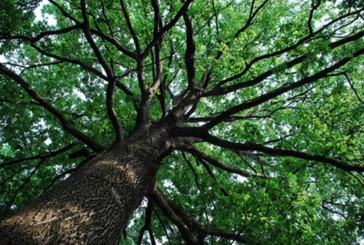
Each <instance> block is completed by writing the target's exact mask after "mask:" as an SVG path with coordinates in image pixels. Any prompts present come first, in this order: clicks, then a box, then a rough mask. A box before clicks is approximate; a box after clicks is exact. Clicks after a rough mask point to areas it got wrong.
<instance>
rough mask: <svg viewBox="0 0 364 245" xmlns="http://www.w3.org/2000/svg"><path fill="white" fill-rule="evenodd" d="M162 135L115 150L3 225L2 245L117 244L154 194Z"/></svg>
mask: <svg viewBox="0 0 364 245" xmlns="http://www.w3.org/2000/svg"><path fill="white" fill-rule="evenodd" d="M162 135H163V132H161V131H160V130H159V132H157V133H154V135H152V134H150V131H148V133H147V134H146V133H140V134H137V135H134V137H132V138H130V139H129V140H127V141H126V143H127V144H126V145H123V144H121V143H120V144H114V145H113V146H111V147H109V148H108V149H107V150H105V151H104V152H102V153H101V154H100V155H99V156H97V157H96V158H94V159H93V160H91V161H90V162H89V163H88V164H85V165H84V166H82V167H81V168H80V169H79V170H78V171H77V172H76V173H74V174H73V175H72V176H70V177H69V178H68V179H66V180H65V181H64V182H62V183H61V184H60V185H58V186H57V187H56V188H54V189H52V190H51V191H49V192H47V193H45V194H44V195H43V196H41V197H40V198H39V199H37V201H35V202H34V203H32V204H31V205H30V206H28V207H26V208H25V209H23V210H22V211H21V212H20V213H18V214H17V215H15V216H12V217H10V218H9V219H7V220H5V221H3V222H2V223H1V225H0V244H16V245H20V244H117V243H118V241H119V239H120V234H121V231H122V230H123V229H124V228H125V226H126V225H127V223H128V220H129V217H130V215H131V214H132V213H133V211H134V210H135V209H136V208H137V207H138V206H139V204H140V202H141V201H142V199H143V197H144V196H145V195H146V194H147V193H148V192H149V191H151V190H152V188H153V186H154V181H155V176H156V172H157V169H158V165H159V163H158V157H159V155H160V154H161V151H160V150H159V149H161V148H162V146H163V144H164V141H165V140H164V139H163V137H162Z"/></svg>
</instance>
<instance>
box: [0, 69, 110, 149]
mask: <svg viewBox="0 0 364 245" xmlns="http://www.w3.org/2000/svg"><path fill="white" fill-rule="evenodd" d="M0 73H1V74H3V75H5V76H7V77H9V78H11V79H12V80H14V81H15V82H16V83H17V84H19V85H20V86H21V87H22V88H23V89H24V90H25V91H26V92H27V93H28V94H29V96H30V97H31V98H33V99H34V100H35V101H37V102H38V103H39V104H40V105H41V106H42V107H44V108H45V109H46V110H47V111H49V112H50V113H52V114H53V115H54V116H55V117H57V118H58V120H59V121H60V122H61V123H62V126H63V128H64V129H65V130H66V131H68V132H69V133H70V134H72V135H73V136H74V137H76V138H77V139H79V140H80V141H82V142H83V143H85V144H86V145H87V146H88V147H90V148H91V149H92V150H94V151H96V152H101V151H102V150H104V146H102V145H100V144H99V143H97V142H96V141H95V140H93V139H91V138H90V137H88V136H86V135H85V134H83V133H82V132H81V131H79V130H77V129H76V128H75V126H74V125H73V123H72V122H71V121H69V120H68V119H67V118H66V117H65V115H64V114H63V113H62V112H60V111H59V110H57V109H56V108H55V107H53V106H52V105H51V104H50V103H48V102H47V101H46V100H44V99H43V98H42V97H41V96H40V95H39V94H38V93H37V92H36V91H35V90H34V89H33V88H32V87H31V86H30V85H29V84H28V83H27V82H26V81H25V80H24V79H23V78H22V77H20V76H19V75H17V74H16V73H15V72H13V71H12V70H10V69H8V68H6V67H5V66H4V65H3V64H1V63H0Z"/></svg>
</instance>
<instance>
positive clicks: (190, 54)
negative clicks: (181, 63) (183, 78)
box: [183, 13, 196, 89]
mask: <svg viewBox="0 0 364 245" xmlns="http://www.w3.org/2000/svg"><path fill="white" fill-rule="evenodd" d="M183 20H184V22H185V25H186V45H187V47H186V53H185V64H186V71H187V81H188V87H189V88H190V89H192V88H194V86H195V73H196V71H195V52H196V47H195V35H194V33H193V32H194V28H193V24H192V21H191V20H190V18H189V17H188V15H187V13H184V14H183Z"/></svg>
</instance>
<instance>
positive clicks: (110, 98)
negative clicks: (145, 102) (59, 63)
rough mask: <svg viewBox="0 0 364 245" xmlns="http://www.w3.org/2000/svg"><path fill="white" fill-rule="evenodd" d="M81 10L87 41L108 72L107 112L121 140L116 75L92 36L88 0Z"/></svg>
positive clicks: (118, 139)
mask: <svg viewBox="0 0 364 245" xmlns="http://www.w3.org/2000/svg"><path fill="white" fill-rule="evenodd" d="M81 10H82V17H83V21H84V25H83V26H82V30H83V32H84V33H85V37H86V40H87V42H88V43H89V44H90V46H91V48H92V50H93V51H94V54H95V55H96V57H97V60H98V61H99V62H100V64H101V66H102V68H103V69H104V71H105V72H106V74H107V77H108V79H107V80H108V86H107V90H106V108H107V114H108V116H109V119H110V121H111V123H112V125H113V127H114V130H115V141H116V142H120V141H122V140H123V133H122V129H121V125H120V122H119V119H118V116H117V114H116V111H115V109H114V91H115V81H116V78H115V75H114V72H113V71H112V69H111V68H110V66H109V65H108V64H107V61H106V60H105V58H104V56H103V55H102V54H101V51H100V50H99V48H98V47H97V45H96V43H95V41H94V40H93V38H92V36H91V30H90V22H89V19H88V16H87V12H86V0H81Z"/></svg>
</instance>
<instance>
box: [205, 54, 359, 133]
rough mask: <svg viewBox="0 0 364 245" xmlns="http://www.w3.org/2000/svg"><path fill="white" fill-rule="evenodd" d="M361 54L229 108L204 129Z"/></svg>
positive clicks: (324, 74) (313, 80) (335, 68)
mask: <svg viewBox="0 0 364 245" xmlns="http://www.w3.org/2000/svg"><path fill="white" fill-rule="evenodd" d="M363 54H364V49H360V50H358V51H356V52H355V53H354V54H353V55H352V56H348V57H345V58H343V59H341V60H340V61H338V62H336V63H335V64H334V65H332V66H330V67H327V68H326V69H323V70H321V71H319V72H317V73H316V74H314V75H312V76H309V77H305V78H303V79H301V80H299V81H297V82H294V83H291V84H285V85H283V86H281V87H279V88H277V89H275V90H273V91H270V92H268V93H266V94H263V95H261V96H259V97H256V98H254V99H251V100H248V101H246V102H243V103H241V104H239V105H236V106H234V107H231V108H230V109H228V110H226V111H224V112H222V113H220V115H219V116H217V117H215V119H213V120H211V121H210V122H209V123H207V124H205V125H204V128H205V129H211V128H213V127H215V126H216V125H217V124H219V123H220V122H222V121H223V120H226V119H227V118H229V117H230V116H231V115H234V114H236V113H238V112H240V111H243V110H247V109H249V108H252V107H255V106H257V105H260V104H262V103H265V102H267V101H269V100H271V99H273V98H275V97H277V96H279V95H281V94H284V93H286V92H288V91H292V90H293V89H296V88H299V87H302V86H304V85H306V84H310V83H313V82H315V81H317V80H319V79H321V78H324V77H325V76H326V75H328V74H329V73H330V72H333V71H335V70H337V69H338V68H340V67H342V66H344V65H345V64H347V63H348V62H349V61H350V60H352V59H353V58H355V57H358V56H360V55H363Z"/></svg>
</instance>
